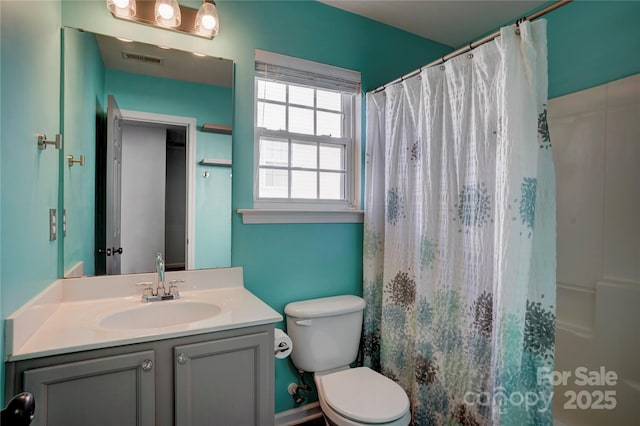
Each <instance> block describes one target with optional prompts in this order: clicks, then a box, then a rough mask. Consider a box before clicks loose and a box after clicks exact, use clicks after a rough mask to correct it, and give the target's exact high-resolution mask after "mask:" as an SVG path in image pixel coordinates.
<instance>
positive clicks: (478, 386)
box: [362, 20, 556, 425]
mask: <svg viewBox="0 0 640 426" xmlns="http://www.w3.org/2000/svg"><path fill="white" fill-rule="evenodd" d="M546 102H547V53H546V22H545V21H544V20H540V21H537V22H536V23H529V22H525V23H523V24H521V25H520V27H519V29H516V28H514V27H507V28H503V29H502V30H501V35H500V37H498V38H497V39H495V40H494V41H493V42H491V43H488V44H485V45H483V46H481V47H479V48H477V49H474V50H473V51H472V54H469V55H463V56H459V57H457V58H454V59H452V60H450V61H448V62H447V63H446V64H445V65H444V66H441V67H432V68H428V69H425V70H423V71H422V72H421V73H420V74H419V75H418V76H416V77H413V78H411V79H408V80H406V81H404V82H403V83H401V84H397V85H393V86H390V87H388V88H387V89H386V90H385V91H383V92H380V93H375V94H368V95H367V143H366V193H365V228H364V246H363V247H364V250H363V253H364V291H363V293H364V298H365V300H366V301H367V309H366V311H365V320H364V332H363V339H362V345H363V356H364V364H365V365H367V366H369V367H371V368H373V369H375V370H378V371H381V372H382V373H383V374H385V375H386V376H388V377H390V378H392V379H393V380H395V381H396V382H397V383H399V384H400V385H401V386H402V387H403V388H404V389H405V391H406V392H407V394H408V395H409V399H410V401H411V410H412V421H413V424H415V425H431V424H434V425H441V424H462V425H489V424H494V425H498V424H506V425H510V424H513V425H523V424H541V425H542V424H551V423H552V416H551V401H550V398H551V395H552V393H551V385H550V383H549V381H548V380H546V378H547V376H546V375H545V374H544V373H545V371H551V370H553V353H554V330H555V285H556V284H555V272H556V263H555V262H556V260H555V259H556V257H555V253H556V251H555V175H554V169H553V161H552V150H551V149H550V148H551V142H550V137H549V131H548V126H547V123H546ZM544 368H548V369H549V370H544Z"/></svg>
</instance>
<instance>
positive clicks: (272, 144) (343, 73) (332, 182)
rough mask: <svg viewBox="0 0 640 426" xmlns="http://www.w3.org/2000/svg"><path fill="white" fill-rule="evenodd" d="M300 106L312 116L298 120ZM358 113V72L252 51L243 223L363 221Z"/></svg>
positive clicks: (359, 109)
mask: <svg viewBox="0 0 640 426" xmlns="http://www.w3.org/2000/svg"><path fill="white" fill-rule="evenodd" d="M269 85H271V86H269ZM259 88H260V90H258V89H259ZM270 90H277V91H276V92H272V93H273V94H271V95H270V94H269V93H271V92H269V91H270ZM300 91H303V93H305V94H306V95H309V96H310V97H309V98H305V101H304V102H300V101H299V99H301V98H299V96H300V93H301V92H300ZM304 91H306V92H304ZM295 94H297V96H298V97H292V96H294V95H295ZM337 95H339V96H340V97H341V98H342V101H341V104H342V107H340V106H339V105H340V100H339V99H340V98H338V99H335V98H336V96H337ZM327 97H328V98H327ZM332 98H333V100H332V101H331V103H330V104H327V101H326V99H332ZM307 99H308V101H307ZM321 100H324V102H322V103H321ZM336 102H337V103H336ZM324 105H329V106H326V107H325V106H324ZM269 108H271V110H270V111H269ZM325 108H328V109H325ZM275 110H277V111H278V114H280V115H276V116H273V115H269V114H273V111H275ZM305 111H306V112H305ZM259 112H260V114H262V115H259ZM301 112H302V113H303V114H305V115H307V116H308V117H312V118H311V121H309V119H306V121H302V122H300V121H296V118H295V117H294V113H297V114H300V113H301ZM282 114H284V115H282ZM290 114H291V116H290ZM338 114H339V115H341V118H340V120H341V122H340V123H341V124H339V125H338V124H337V123H338V122H337V121H336V120H337V118H336V115H338ZM321 115H322V116H323V118H325V116H328V117H330V118H331V119H332V120H333V123H334V124H333V125H330V126H329V127H327V124H326V122H324V121H320V117H321ZM361 115H362V96H361V91H360V73H359V72H355V71H351V70H347V69H342V68H337V67H333V66H330V65H325V64H319V63H316V62H311V61H306V60H302V59H298V58H292V57H288V56H284V55H279V54H275V53H271V52H265V51H261V50H256V72H255V96H254V129H255V134H254V138H255V139H254V208H253V209H239V210H238V213H240V214H242V217H243V223H354V222H355V223H359V222H363V212H362V210H359V208H360V205H361V197H360V194H361V150H362V144H361V127H362V125H361ZM274 117H275V118H274ZM292 120H293V121H292ZM321 123H322V127H320V126H321ZM300 126H302V127H300ZM340 126H341V127H340ZM297 129H301V130H297ZM325 132H326V133H325ZM261 149H266V151H264V152H263V153H261ZM294 151H295V152H296V153H297V154H296V155H297V158H298V160H295V161H294V158H295V155H294ZM314 151H315V154H314ZM340 153H341V154H340ZM261 154H263V158H261ZM338 158H341V160H338ZM301 159H302V160H301ZM337 161H339V163H336V162H337ZM323 162H324V164H323ZM329 164H330V165H329ZM336 164H342V165H341V166H340V165H336ZM314 173H315V177H314ZM296 179H297V180H296ZM301 179H304V180H301ZM306 179H309V180H306ZM302 182H308V183H302ZM294 183H295V185H294ZM309 183H310V185H311V186H309ZM300 185H302V186H300ZM305 185H306V186H305ZM313 185H315V188H314V186H313ZM294 187H295V188H294Z"/></svg>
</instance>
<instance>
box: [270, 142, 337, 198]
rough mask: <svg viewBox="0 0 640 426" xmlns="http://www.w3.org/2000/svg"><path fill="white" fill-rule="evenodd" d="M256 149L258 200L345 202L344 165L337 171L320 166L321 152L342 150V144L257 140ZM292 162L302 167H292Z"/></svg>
mask: <svg viewBox="0 0 640 426" xmlns="http://www.w3.org/2000/svg"><path fill="white" fill-rule="evenodd" d="M284 144H286V145H287V148H286V150H283V149H282V148H284V146H283V145H284ZM259 146H260V150H261V152H260V161H259V165H258V169H259V171H260V173H259V179H260V196H261V198H288V199H291V200H338V201H342V200H345V198H346V197H345V179H346V173H347V170H346V169H345V167H344V162H342V164H341V167H340V168H337V167H336V168H325V167H323V168H321V167H320V166H321V164H320V162H321V155H322V150H323V149H326V148H327V147H329V148H332V149H334V150H335V149H338V150H340V151H343V150H345V149H346V146H345V145H344V144H335V145H328V144H326V143H324V142H322V143H321V142H313V141H299V140H297V139H293V138H287V139H284V138H279V139H275V138H268V137H261V138H260V145H259ZM310 148H311V149H310ZM285 152H286V155H284V153H285ZM311 153H313V155H311ZM285 157H286V158H285ZM294 162H297V163H302V164H304V165H303V166H300V165H294ZM283 173H284V174H283ZM285 177H286V179H285ZM285 185H286V187H285ZM285 194H286V196H285Z"/></svg>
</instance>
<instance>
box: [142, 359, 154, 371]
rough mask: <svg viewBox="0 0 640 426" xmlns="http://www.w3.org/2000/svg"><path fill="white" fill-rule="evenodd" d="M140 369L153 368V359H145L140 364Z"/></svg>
mask: <svg viewBox="0 0 640 426" xmlns="http://www.w3.org/2000/svg"><path fill="white" fill-rule="evenodd" d="M141 367H142V371H150V370H151V369H152V368H153V361H151V360H150V359H145V360H144V361H142V364H141Z"/></svg>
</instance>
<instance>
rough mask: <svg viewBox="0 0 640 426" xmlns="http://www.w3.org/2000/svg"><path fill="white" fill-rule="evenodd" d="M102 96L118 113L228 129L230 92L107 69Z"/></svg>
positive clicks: (218, 87) (224, 88)
mask: <svg viewBox="0 0 640 426" xmlns="http://www.w3.org/2000/svg"><path fill="white" fill-rule="evenodd" d="M105 92H106V94H107V95H113V96H114V97H115V98H116V101H117V102H118V106H119V107H120V109H131V110H136V111H145V112H152V113H157V114H168V115H182V116H185V117H195V118H196V120H197V121H198V126H200V125H202V123H215V124H225V125H231V117H232V110H231V105H232V102H231V89H230V88H227V87H220V86H207V85H203V84H197V83H189V82H186V81H178V80H170V79H165V78H160V77H152V76H148V75H142V74H133V73H128V72H124V71H118V70H113V69H107V70H106V74H105Z"/></svg>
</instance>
